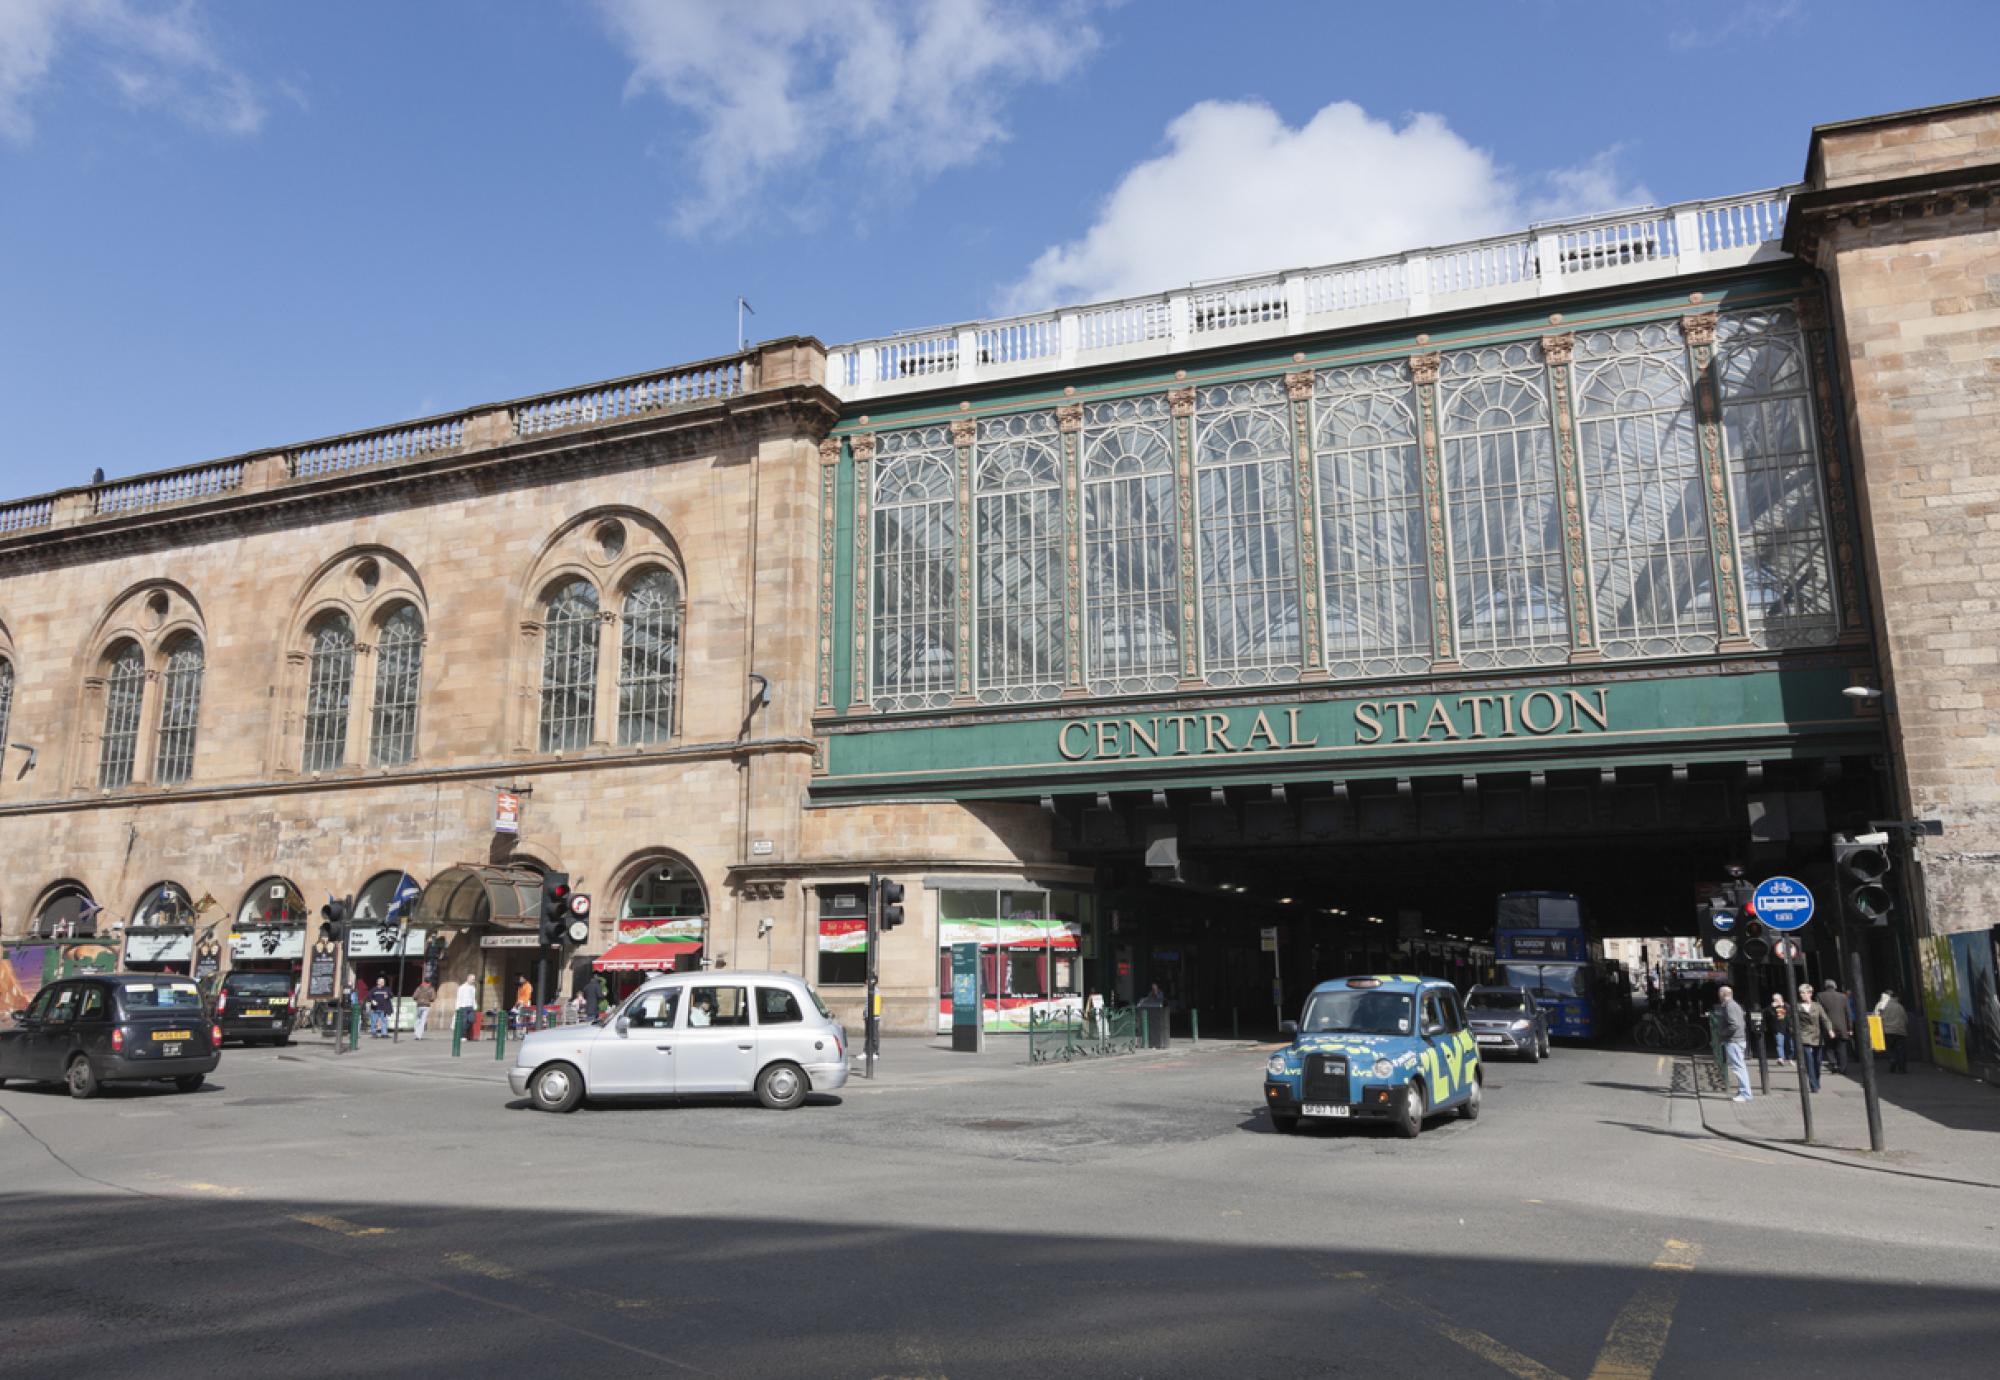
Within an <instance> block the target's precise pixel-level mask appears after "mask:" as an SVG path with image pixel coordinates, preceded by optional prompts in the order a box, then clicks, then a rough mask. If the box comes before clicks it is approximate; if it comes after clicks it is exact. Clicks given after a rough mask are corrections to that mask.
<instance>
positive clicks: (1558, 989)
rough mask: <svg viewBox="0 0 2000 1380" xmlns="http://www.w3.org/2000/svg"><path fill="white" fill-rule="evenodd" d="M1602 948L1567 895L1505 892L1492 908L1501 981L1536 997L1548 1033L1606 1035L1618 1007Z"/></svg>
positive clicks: (1575, 902)
mask: <svg viewBox="0 0 2000 1380" xmlns="http://www.w3.org/2000/svg"><path fill="white" fill-rule="evenodd" d="M1603 958H1604V946H1603V944H1602V943H1601V942H1600V941H1599V940H1598V939H1597V938H1596V937H1595V936H1593V935H1592V934H1591V932H1590V929H1589V927H1588V926H1587V925H1586V924H1585V920H1584V914H1583V906H1582V904H1581V903H1580V902H1579V901H1578V900H1577V898H1576V896H1575V895H1573V894H1572V893H1570V892H1567V891H1503V892H1501V893H1500V900H1499V903H1498V905H1497V906H1496V907H1495V909H1494V918H1493V959H1494V964H1495V966H1496V967H1497V968H1498V970H1499V981H1500V982H1501V983H1502V984H1504V985H1505V986H1508V987H1519V988H1521V989H1522V990H1523V991H1526V992H1529V993H1532V994H1533V995H1534V998H1535V1002H1536V1004H1537V1005H1539V1006H1540V1007H1541V1008H1542V1009H1543V1010H1545V1011H1547V1012H1548V1015H1549V1033H1550V1034H1551V1035H1558V1036H1561V1037H1563V1038H1565V1039H1571V1040H1595V1039H1597V1038H1598V1037H1599V1036H1602V1035H1604V1034H1606V1033H1608V1030H1609V1027H1610V1025H1611V1023H1612V1018H1613V1015H1614V1012H1613V1011H1612V1009H1611V1008H1612V1007H1613V1005H1614V1004H1615V1002H1614V997H1613V993H1612V991H1611V989H1610V984H1608V983H1607V982H1606V981H1605V977H1604V963H1603Z"/></svg>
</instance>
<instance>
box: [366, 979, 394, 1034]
mask: <svg viewBox="0 0 2000 1380" xmlns="http://www.w3.org/2000/svg"><path fill="white" fill-rule="evenodd" d="M395 1009H396V998H395V997H394V996H392V995H391V994H390V992H389V979H387V978H383V979H382V980H381V981H380V982H378V983H376V984H375V988H374V990H373V991H371V992H370V993H369V994H368V1028H369V1031H370V1033H372V1034H373V1035H374V1036H375V1038H376V1039H378V1040H386V1039H388V1038H389V1013H390V1012H391V1011H393V1010H395Z"/></svg>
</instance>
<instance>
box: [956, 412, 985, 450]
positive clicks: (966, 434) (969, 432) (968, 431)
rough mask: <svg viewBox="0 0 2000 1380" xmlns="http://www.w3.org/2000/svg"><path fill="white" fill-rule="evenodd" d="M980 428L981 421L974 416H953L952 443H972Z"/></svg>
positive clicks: (964, 444)
mask: <svg viewBox="0 0 2000 1380" xmlns="http://www.w3.org/2000/svg"><path fill="white" fill-rule="evenodd" d="M978 430H979V423H978V422H977V421H976V420H974V419H973V418H971V417H953V418H952V419H951V443H952V444H953V445H954V446H960V447H963V446H969V445H971V444H972V438H973V436H974V435H976V434H977V433H978Z"/></svg>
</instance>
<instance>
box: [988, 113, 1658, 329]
mask: <svg viewBox="0 0 2000 1380" xmlns="http://www.w3.org/2000/svg"><path fill="white" fill-rule="evenodd" d="M1616 153H1617V150H1616V149H1611V150H1607V151H1605V152H1604V153H1601V154H1599V155H1597V156H1596V157H1595V158H1593V159H1591V160H1589V161H1588V162H1586V163H1583V164H1581V165H1579V166H1577V167H1574V168H1565V169H1558V170H1555V171H1552V172H1548V173H1544V174H1541V175H1539V176H1536V177H1531V178H1525V179H1524V178H1521V177H1519V176H1517V175H1515V174H1513V173H1511V172H1509V171H1508V169H1507V168H1505V167H1504V166H1502V165H1501V164H1500V163H1498V162H1497V161H1496V160H1495V159H1494V157H1493V155H1492V154H1491V153H1489V152H1487V151H1486V150H1484V149H1480V148H1476V147H1474V146H1473V145H1472V144H1470V143H1468V142H1466V140H1465V139H1463V138H1462V137H1460V136H1459V135H1458V134H1456V133H1454V132H1453V131H1452V129H1451V128H1450V127H1449V126H1448V125H1446V123H1445V121H1444V118H1443V117H1442V116H1439V115H1428V114H1417V115H1412V116H1410V117H1409V118H1408V119H1407V120H1405V121H1404V123H1403V124H1402V125H1401V126H1400V127H1398V126H1395V125H1392V124H1390V123H1389V122H1387V121H1384V120H1378V119H1375V118H1373V117H1371V116H1370V115H1369V114H1368V113H1367V112H1366V111H1364V110H1363V109H1361V107H1359V106H1357V105H1354V104H1353V103H1351V102H1347V101H1338V102H1335V103H1334V104H1332V105H1328V106H1326V107H1324V108H1323V109H1321V110H1320V111H1319V112H1318V113H1317V114H1315V115H1314V116H1313V117H1312V118H1311V119H1310V120H1308V121H1307V122H1306V123H1305V124H1304V125H1302V126H1300V127H1298V128H1296V129H1294V128H1292V127H1291V126H1290V125H1287V124H1286V123H1285V122H1284V120H1283V119H1282V118H1280V117H1279V116H1278V114H1277V113H1276V112H1275V111H1273V110H1272V109H1271V108H1270V107H1269V106H1267V105H1264V104H1262V103H1259V102H1244V101H1204V102H1202V103H1201V104H1199V105H1196V106H1194V107H1193V108H1191V109H1189V110H1188V111H1186V112H1185V113H1183V114H1182V115H1180V116H1179V117H1178V118H1176V119H1175V120H1174V121H1173V123H1171V124H1169V125H1168V126H1167V137H1166V148H1165V150H1164V151H1163V152H1162V153H1160V154H1159V155H1158V156H1157V157H1154V158H1149V159H1147V160H1145V161H1144V162H1141V163H1139V164H1137V165H1135V166H1134V167H1132V168H1131V169H1130V170H1129V171H1127V172H1126V173H1125V175H1124V177H1123V178H1122V179H1121V180H1120V181H1119V183H1118V185H1117V186H1116V187H1115V188H1113V189H1112V191H1111V194H1110V195H1109V196H1108V197H1106V198H1105V200H1104V202H1103V204H1102V205H1101V206H1100V207H1099V208H1098V213H1097V218H1096V221H1095V223H1094V224H1092V225H1091V227H1090V228H1089V229H1088V230H1086V231H1085V232H1084V233H1083V235H1082V236H1081V237H1080V238H1078V239H1075V240H1071V241H1070V242H1068V243H1067V244H1059V245H1054V246H1051V247H1050V248H1049V249H1047V250H1045V251H1043V253H1042V254H1041V255H1040V257H1038V258H1037V259H1036V260H1035V261H1034V262H1033V263H1032V264H1031V265H1030V266H1029V267H1028V270H1027V272H1026V273H1025V274H1024V275H1023V276H1022V278H1021V279H1020V280H1019V281H1018V282H1016V283H1015V284H1013V285H1012V286H1011V287H1010V288H1008V289H1007V290H1006V292H1005V293H1004V294H1003V307H1004V309H1006V310H1009V311H1033V310H1039V309H1041V308H1044V307H1048V306H1052V305H1054V304H1056V303H1059V302H1078V301H1089V300H1092V299H1097V298H1103V297H1123V296H1130V295H1134V294H1138V293H1143V292H1158V291H1160V290H1161V289H1163V288H1166V287H1169V286H1173V285H1175V284H1179V283H1186V282H1190V281H1194V280H1198V279H1203V278H1219V277H1225V276H1230V275H1240V274H1248V273H1259V272H1264V271H1267V270H1273V269H1280V268H1296V267H1303V266H1306V265H1310V264H1324V263H1338V262H1341V261H1343V260H1348V259H1365V258H1369V257H1372V256H1374V255H1377V254H1390V253H1395V252H1397V251H1399V250H1405V249H1416V248H1421V247H1424V246H1426V245H1433V244H1444V243H1449V242H1451V241H1453V240H1461V239H1471V238H1476V237H1478V236H1481V235H1489V234H1497V233H1500V232H1502V231H1507V230H1516V229H1520V228H1522V227H1524V226H1525V225H1527V223H1528V222H1529V221H1530V220H1538V219H1546V218H1550V217H1554V216H1561V215H1573V214H1577V213H1579V212H1583V211H1592V210H1608V209H1611V208H1613V207H1620V206H1629V205H1632V204H1634V203H1636V202H1643V201H1645V200H1647V199H1648V198H1647V193H1646V191H1645V189H1644V188H1643V187H1637V186H1630V185H1625V184H1622V183H1621V180H1620V178H1619V175H1618V171H1617V167H1616V165H1615V156H1616Z"/></svg>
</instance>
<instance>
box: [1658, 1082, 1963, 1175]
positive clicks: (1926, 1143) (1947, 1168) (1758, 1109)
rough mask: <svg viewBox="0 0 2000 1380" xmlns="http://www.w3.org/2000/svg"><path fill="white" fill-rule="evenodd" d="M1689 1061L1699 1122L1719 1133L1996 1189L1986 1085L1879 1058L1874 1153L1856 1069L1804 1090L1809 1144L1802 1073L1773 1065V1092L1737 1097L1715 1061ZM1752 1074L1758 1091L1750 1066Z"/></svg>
mask: <svg viewBox="0 0 2000 1380" xmlns="http://www.w3.org/2000/svg"><path fill="white" fill-rule="evenodd" d="M1689 1062H1690V1068H1691V1076H1690V1080H1689V1081H1690V1083H1691V1085H1692V1088H1693V1091H1694V1092H1695V1094H1696V1096H1697V1097H1698V1098H1699V1100H1700V1104H1701V1119H1702V1124H1703V1125H1704V1126H1706V1127H1707V1128H1708V1129H1709V1130H1710V1131H1712V1132H1714V1133H1715V1134H1717V1135H1720V1136H1726V1137H1728V1138H1730V1139H1732V1140H1737V1141H1741V1142H1744V1143H1746V1144H1756V1145H1762V1146H1766V1147H1768V1148H1770V1149H1774V1150H1782V1151H1785V1152H1787V1153H1792V1154H1798V1155H1806V1156H1811V1157H1814V1158H1817V1159H1822V1160H1826V1161H1829V1162H1833V1163H1841V1164H1849V1165H1855V1166H1859V1167H1862V1168H1867V1169H1877V1170H1886V1171H1889V1172H1892V1173H1899V1174H1906V1175H1913V1176H1923V1177H1929V1178H1936V1179H1943V1180H1947V1181H1950V1182H1953V1183H1959V1184H1964V1185H1966V1186H1975V1185H1976V1186H1979V1187H1983V1188H1992V1189H2000V1088H1994V1087H1993V1086H1992V1085H1991V1084H1987V1083H1982V1082H1980V1081H1978V1080H1977V1079H1972V1078H1967V1077H1964V1076H1963V1075H1960V1074H1955V1073H1946V1072H1944V1071H1943V1070H1941V1069H1937V1068H1933V1067H1932V1066H1930V1065H1928V1064H1917V1063H1912V1064H1911V1065H1910V1070H1909V1072H1908V1073H1901V1074H1892V1073H1890V1072H1889V1071H1888V1065H1887V1064H1886V1063H1883V1062H1878V1063H1877V1064H1876V1066H1875V1082H1876V1087H1877V1089H1878V1092H1879V1102H1880V1105H1881V1117H1882V1141H1883V1148H1882V1149H1881V1150H1880V1151H1873V1150H1871V1149H1870V1148H1869V1141H1868V1111H1867V1101H1866V1096H1865V1093H1864V1091H1863V1088H1862V1084H1861V1078H1860V1071H1859V1068H1858V1066H1856V1067H1855V1068H1854V1069H1853V1070H1852V1071H1851V1072H1850V1073H1848V1074H1836V1073H1833V1072H1832V1071H1830V1070H1823V1071H1822V1074H1821V1077H1820V1090H1819V1092H1818V1093H1817V1094H1811V1093H1809V1094H1808V1096H1809V1097H1810V1098H1811V1100H1812V1109H1813V1139H1812V1140H1811V1141H1810V1142H1809V1141H1807V1140H1806V1138H1805V1113H1804V1111H1803V1110H1802V1108H1801V1107H1800V1105H1799V1080H1800V1078H1801V1077H1803V1072H1802V1070H1800V1069H1799V1068H1797V1067H1796V1066H1794V1067H1791V1068H1781V1067H1779V1066H1778V1065H1777V1064H1776V1063H1773V1064H1771V1065H1770V1066H1769V1080H1770V1087H1769V1091H1768V1092H1766V1093H1763V1094H1760V1095H1756V1096H1753V1097H1752V1099H1751V1100H1750V1101H1749V1102H1734V1101H1732V1100H1731V1094H1732V1093H1733V1092H1734V1088H1733V1087H1732V1086H1728V1085H1726V1084H1725V1082H1724V1080H1723V1079H1722V1078H1721V1077H1720V1076H1719V1075H1718V1074H1717V1073H1716V1069H1715V1062H1714V1060H1712V1059H1710V1058H1708V1057H1706V1056H1705V1055H1694V1056H1689ZM1750 1081H1751V1086H1752V1088H1753V1089H1754V1088H1755V1087H1756V1086H1757V1084H1758V1072H1757V1066H1756V1065H1755V1064H1754V1063H1753V1064H1752V1065H1751V1066H1750Z"/></svg>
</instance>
